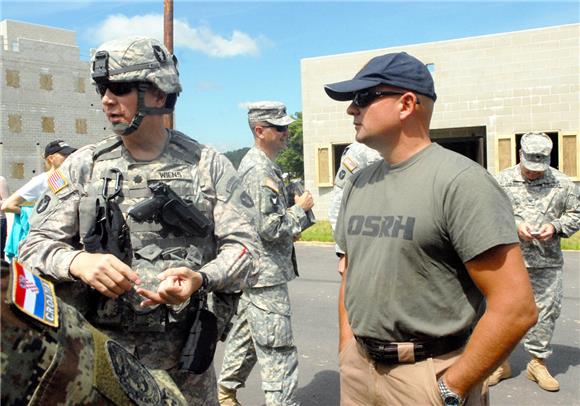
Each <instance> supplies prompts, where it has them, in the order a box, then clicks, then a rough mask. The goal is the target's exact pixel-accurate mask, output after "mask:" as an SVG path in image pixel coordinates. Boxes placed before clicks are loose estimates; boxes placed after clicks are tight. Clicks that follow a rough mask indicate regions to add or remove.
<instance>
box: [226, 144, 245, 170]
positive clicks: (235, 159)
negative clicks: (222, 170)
mask: <svg viewBox="0 0 580 406" xmlns="http://www.w3.org/2000/svg"><path fill="white" fill-rule="evenodd" d="M249 150H250V148H249V147H246V148H241V149H236V150H235V151H228V152H225V153H224V155H225V156H226V157H227V158H228V159H229V160H230V161H231V162H232V164H233V165H234V168H236V169H238V166H240V162H242V158H243V157H244V155H246V153H247V152H248V151H249Z"/></svg>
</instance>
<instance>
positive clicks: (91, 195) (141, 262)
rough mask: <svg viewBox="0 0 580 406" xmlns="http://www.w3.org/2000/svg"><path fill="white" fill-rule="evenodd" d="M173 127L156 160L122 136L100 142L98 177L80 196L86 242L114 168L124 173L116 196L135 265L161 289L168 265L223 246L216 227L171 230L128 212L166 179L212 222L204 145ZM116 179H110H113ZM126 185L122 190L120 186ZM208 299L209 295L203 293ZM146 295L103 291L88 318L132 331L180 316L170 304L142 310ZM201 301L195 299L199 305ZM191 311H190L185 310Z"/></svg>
mask: <svg viewBox="0 0 580 406" xmlns="http://www.w3.org/2000/svg"><path fill="white" fill-rule="evenodd" d="M168 131H170V133H169V137H168V143H167V146H166V147H165V149H164V151H163V152H162V153H161V155H160V156H159V157H158V158H156V159H155V160H153V161H147V162H143V161H138V160H135V159H134V158H133V157H131V155H130V154H129V153H128V151H127V150H126V149H125V148H124V147H123V143H122V141H121V140H120V138H119V137H111V138H108V139H107V140H104V141H103V142H101V143H100V144H97V146H96V149H95V151H94V154H93V159H94V165H93V169H92V176H91V178H92V181H91V182H90V183H89V184H88V186H87V189H86V190H85V195H84V196H83V198H82V199H81V201H80V205H79V211H80V219H79V223H80V227H79V231H80V235H81V242H83V241H82V239H83V236H85V235H86V233H87V231H88V230H89V229H90V227H91V225H92V224H93V223H94V222H95V220H96V219H95V212H96V205H97V201H98V200H99V199H100V198H102V195H103V194H104V193H110V190H111V188H113V186H112V185H107V184H106V182H107V180H106V179H107V177H108V178H110V173H111V170H114V172H117V173H120V174H121V176H120V177H119V178H118V182H117V183H118V185H115V186H116V187H115V189H116V192H118V193H117V194H116V196H115V197H114V198H113V199H114V201H115V202H116V203H117V204H118V205H119V207H120V209H121V211H122V213H123V217H124V218H125V221H126V222H127V224H128V227H129V230H130V240H131V245H132V260H131V267H132V268H133V269H134V270H135V271H136V272H138V273H139V277H140V279H141V281H142V284H141V286H142V287H144V288H146V289H149V290H156V288H157V285H158V283H159V281H158V280H157V279H156V276H157V275H158V274H159V273H161V272H162V271H164V270H165V269H167V268H171V267H178V266H185V267H188V268H190V269H193V270H198V269H200V268H201V267H202V266H203V265H204V264H206V263H208V262H209V261H211V260H212V259H214V258H215V253H216V251H217V247H216V242H215V239H214V237H213V232H210V233H208V235H207V236H204V237H193V236H187V235H183V233H180V232H179V231H178V230H167V229H165V228H164V227H163V226H162V224H160V223H158V222H155V221H148V222H142V223H139V222H137V221H135V220H134V219H133V218H131V217H129V216H128V215H127V212H128V211H129V209H131V207H133V206H134V205H136V204H138V203H140V202H142V201H144V200H146V199H149V198H150V197H151V196H152V192H151V190H150V189H149V186H150V185H153V184H155V183H157V182H163V183H165V184H167V185H169V186H170V187H171V189H172V190H173V191H174V192H175V193H176V194H177V195H178V196H180V197H181V198H182V199H183V200H185V201H187V202H188V203H189V204H193V205H194V206H195V207H196V208H197V209H198V210H199V211H200V212H201V213H202V214H203V215H204V216H205V217H206V218H207V219H208V220H209V221H210V222H211V223H212V224H213V210H212V208H213V205H214V204H215V199H216V197H215V196H214V195H212V194H213V192H212V190H213V189H212V188H211V187H208V186H209V185H211V178H210V175H209V167H208V166H209V165H208V163H207V162H204V161H203V160H202V159H201V156H202V147H201V146H200V144H198V143H197V142H196V141H194V140H192V139H190V138H188V137H187V136H185V135H183V134H182V133H180V132H177V131H173V130H168ZM110 181H111V180H110V179H109V182H110ZM118 189H120V190H118ZM198 299H204V300H205V298H198ZM141 300H142V297H140V296H139V295H137V294H136V293H135V292H134V291H133V290H132V291H129V292H127V293H125V294H124V295H122V296H121V297H120V298H119V299H116V300H113V299H107V298H106V297H104V296H101V295H99V305H98V308H97V309H96V311H93V312H92V314H90V313H89V315H88V318H90V319H91V321H92V322H94V323H95V324H97V325H102V326H110V327H114V326H119V327H121V328H124V329H127V330H128V331H164V326H165V323H166V322H167V321H178V319H177V318H176V317H177V316H176V314H174V313H173V312H171V311H170V312H168V311H167V307H166V306H165V305H162V306H158V307H156V308H153V309H152V310H150V309H142V308H140V307H139V303H140V301H141ZM198 303H199V300H192V301H191V303H190V306H196V305H197V304H198ZM183 313H184V314H185V313H188V312H183Z"/></svg>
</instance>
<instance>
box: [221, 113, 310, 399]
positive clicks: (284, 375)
mask: <svg viewBox="0 0 580 406" xmlns="http://www.w3.org/2000/svg"><path fill="white" fill-rule="evenodd" d="M248 121H249V125H250V129H251V130H252V133H253V135H254V143H255V145H254V147H253V148H251V149H250V150H249V151H248V153H247V154H246V156H244V158H243V159H242V162H241V163H240V167H239V168H238V173H239V174H240V176H241V178H242V182H243V184H244V187H245V188H246V190H247V191H248V193H249V194H250V196H251V197H252V199H254V202H255V203H256V206H257V208H258V233H259V235H260V237H261V240H262V243H263V246H264V253H263V255H262V257H261V258H260V265H259V272H260V273H259V278H258V282H257V283H256V284H255V285H254V286H253V287H252V288H249V289H245V290H244V291H243V294H242V296H241V299H240V303H239V307H238V319H237V321H236V323H235V324H234V327H233V328H232V331H231V333H230V337H229V339H228V341H227V343H226V349H225V354H224V361H223V365H222V370H221V373H220V376H219V380H218V381H219V398H220V404H221V405H222V406H225V405H239V403H238V401H237V399H236V390H237V389H238V388H240V387H243V386H244V384H245V382H246V379H247V378H248V376H249V375H250V372H251V370H252V368H253V367H254V365H255V364H256V360H257V361H258V362H259V363H260V369H261V375H262V388H263V390H264V392H265V397H266V404H267V405H269V406H270V405H286V406H292V405H297V404H298V402H297V400H296V389H297V387H298V357H297V352H296V347H295V345H294V339H293V337H292V325H291V321H290V315H291V312H292V311H291V308H290V297H289V295H288V284H287V282H288V281H290V280H292V279H294V278H295V277H296V270H295V269H294V268H293V261H292V257H293V255H294V253H293V250H294V246H293V241H294V240H295V239H296V238H297V237H298V236H299V235H300V232H301V230H302V229H304V228H305V227H306V226H307V224H308V219H307V217H306V213H305V212H307V211H308V210H310V209H311V208H312V206H313V205H314V202H313V200H312V195H311V193H310V192H308V191H306V192H304V193H303V194H302V196H288V193H287V191H286V187H285V185H284V182H283V178H282V171H281V169H280V167H279V166H278V165H277V164H276V163H275V162H274V160H275V159H276V156H277V155H278V154H279V153H280V152H281V151H282V150H283V149H284V148H286V142H287V141H288V125H289V124H291V123H292V122H293V121H294V120H293V119H292V118H291V117H289V116H288V115H287V114H286V107H285V106H284V104H282V103H277V102H258V103H253V104H251V105H250V106H249V111H248ZM294 198H295V200H294V201H295V204H294V205H292V203H291V202H292V200H293V199H294ZM290 206H292V207H290Z"/></svg>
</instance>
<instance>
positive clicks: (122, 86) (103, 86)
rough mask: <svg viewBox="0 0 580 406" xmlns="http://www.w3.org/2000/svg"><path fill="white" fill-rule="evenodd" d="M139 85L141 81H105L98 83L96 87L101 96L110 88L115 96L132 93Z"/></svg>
mask: <svg viewBox="0 0 580 406" xmlns="http://www.w3.org/2000/svg"><path fill="white" fill-rule="evenodd" d="M138 86H139V82H105V83H97V85H96V86H95V89H96V90H97V93H98V94H100V95H101V97H103V96H104V95H105V93H107V89H109V90H110V91H111V93H113V94H114V95H115V96H124V95H126V94H129V93H131V90H133V89H136V88H137V87H138Z"/></svg>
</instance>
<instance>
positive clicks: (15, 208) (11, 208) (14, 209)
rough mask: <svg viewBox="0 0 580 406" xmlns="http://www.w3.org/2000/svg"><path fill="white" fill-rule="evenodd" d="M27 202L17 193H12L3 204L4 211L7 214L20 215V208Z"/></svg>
mask: <svg viewBox="0 0 580 406" xmlns="http://www.w3.org/2000/svg"><path fill="white" fill-rule="evenodd" d="M24 202H26V200H24V198H23V197H22V196H20V195H19V194H17V193H12V194H11V195H10V197H8V198H7V199H6V200H5V201H4V203H2V207H1V209H2V211H3V212H6V213H17V214H19V213H20V206H21V205H22V203H24Z"/></svg>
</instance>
